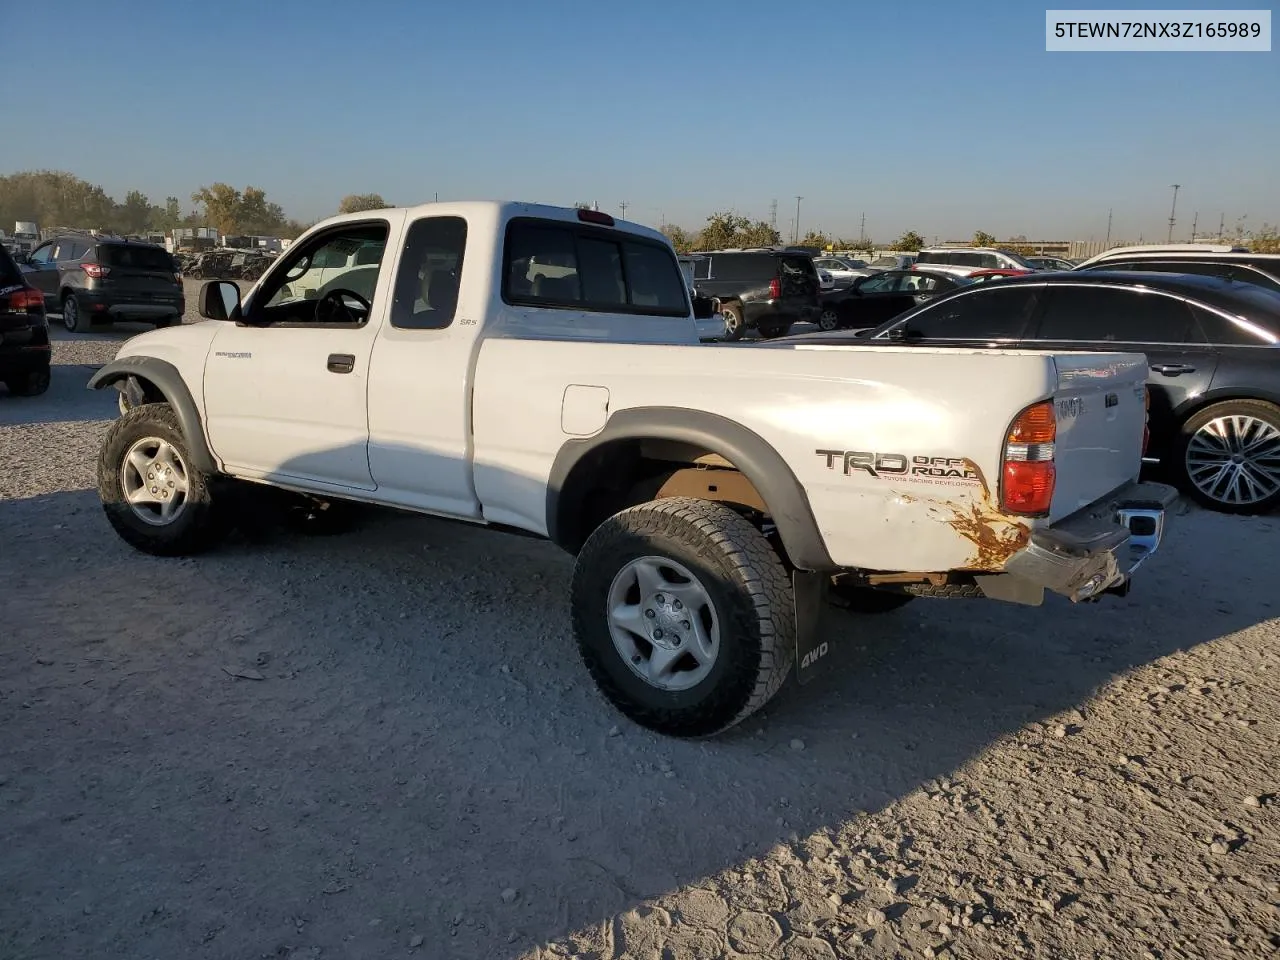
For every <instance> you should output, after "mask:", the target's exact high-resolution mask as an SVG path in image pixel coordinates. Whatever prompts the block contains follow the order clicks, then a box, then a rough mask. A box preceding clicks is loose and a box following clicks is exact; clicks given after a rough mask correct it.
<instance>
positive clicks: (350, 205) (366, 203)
mask: <svg viewBox="0 0 1280 960" xmlns="http://www.w3.org/2000/svg"><path fill="white" fill-rule="evenodd" d="M389 206H391V204H389V203H387V201H385V200H383V199H382V194H380V193H349V194H347V195H346V196H345V197H343V198H342V202H341V203H339V204H338V212H339V213H359V212H360V211H362V210H382V209H384V208H386V207H389Z"/></svg>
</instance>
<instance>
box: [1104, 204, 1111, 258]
mask: <svg viewBox="0 0 1280 960" xmlns="http://www.w3.org/2000/svg"><path fill="white" fill-rule="evenodd" d="M1102 249H1104V250H1110V249H1111V208H1110V207H1107V245H1106V246H1105V247H1103V248H1102Z"/></svg>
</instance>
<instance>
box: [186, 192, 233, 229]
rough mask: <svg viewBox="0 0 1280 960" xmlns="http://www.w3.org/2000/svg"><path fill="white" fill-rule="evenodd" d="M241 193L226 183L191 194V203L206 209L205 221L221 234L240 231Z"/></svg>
mask: <svg viewBox="0 0 1280 960" xmlns="http://www.w3.org/2000/svg"><path fill="white" fill-rule="evenodd" d="M240 199H241V198H240V191H239V190H237V189H236V188H235V187H233V186H230V185H229V184H225V183H215V184H213V185H212V186H208V187H201V188H200V189H199V190H197V191H196V192H195V193H193V194H191V202H192V203H196V204H199V205H200V206H202V207H204V217H203V219H204V221H205V223H206V224H207V225H208V226H211V227H214V228H215V229H217V231H218V232H219V233H222V234H227V233H235V232H236V231H237V230H239V229H240Z"/></svg>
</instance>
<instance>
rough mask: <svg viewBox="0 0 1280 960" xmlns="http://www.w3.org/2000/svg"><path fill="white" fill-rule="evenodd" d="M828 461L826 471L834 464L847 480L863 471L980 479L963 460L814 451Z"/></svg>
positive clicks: (834, 467) (883, 475) (938, 477)
mask: <svg viewBox="0 0 1280 960" xmlns="http://www.w3.org/2000/svg"><path fill="white" fill-rule="evenodd" d="M814 452H815V453H817V455H818V456H820V457H825V458H826V460H827V469H828V470H835V469H836V462H837V461H839V463H840V464H841V467H840V469H841V470H842V471H843V473H844V475H845V476H846V477H847V476H849V475H850V474H851V473H853V471H855V470H864V471H866V472H867V473H868V474H870V475H871V476H873V477H876V478H877V479H879V478H880V477H894V478H899V477H928V478H931V479H948V480H972V481H974V482H975V483H976V482H980V481H981V479H982V478H981V477H979V476H978V474H977V472H976V471H974V470H973V468H972V467H971V466H970V464H969V461H967V460H965V459H964V458H963V457H927V456H923V455H920V454H916V455H913V456H910V457H908V456H907V455H906V454H902V453H873V452H870V451H867V450H815V451H814Z"/></svg>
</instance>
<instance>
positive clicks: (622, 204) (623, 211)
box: [618, 200, 629, 220]
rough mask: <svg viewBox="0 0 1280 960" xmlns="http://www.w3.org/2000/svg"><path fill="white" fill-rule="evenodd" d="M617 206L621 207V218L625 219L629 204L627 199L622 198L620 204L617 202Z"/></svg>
mask: <svg viewBox="0 0 1280 960" xmlns="http://www.w3.org/2000/svg"><path fill="white" fill-rule="evenodd" d="M618 206H620V207H621V208H622V219H623V220H625V219H627V207H628V206H629V204H628V203H627V201H625V200H623V201H622V202H621V203H620V204H618Z"/></svg>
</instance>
